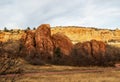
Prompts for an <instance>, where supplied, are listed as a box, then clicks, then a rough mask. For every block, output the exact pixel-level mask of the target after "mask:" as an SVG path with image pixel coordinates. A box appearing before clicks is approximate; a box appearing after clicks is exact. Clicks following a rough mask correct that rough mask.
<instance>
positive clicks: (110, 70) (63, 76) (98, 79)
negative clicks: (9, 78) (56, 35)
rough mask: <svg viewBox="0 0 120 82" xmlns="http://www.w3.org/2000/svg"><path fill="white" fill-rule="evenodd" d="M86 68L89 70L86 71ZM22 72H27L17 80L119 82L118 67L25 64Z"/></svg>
mask: <svg viewBox="0 0 120 82" xmlns="http://www.w3.org/2000/svg"><path fill="white" fill-rule="evenodd" d="M87 70H89V71H88V72H87ZM94 70H96V72H94ZM66 71H67V72H66ZM90 71H91V72H90ZM92 71H93V72H92ZM97 71H98V72H97ZM99 71H101V72H99ZM24 72H27V73H28V74H24V75H23V76H22V77H21V79H20V80H19V81H17V82H119V81H120V78H119V77H120V69H119V68H117V69H116V68H115V67H74V66H56V65H46V66H33V65H29V64H25V65H24ZM29 72H32V73H29Z"/></svg>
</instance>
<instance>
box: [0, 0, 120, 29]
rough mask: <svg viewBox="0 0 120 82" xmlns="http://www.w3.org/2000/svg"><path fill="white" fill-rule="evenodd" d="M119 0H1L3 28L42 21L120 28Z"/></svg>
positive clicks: (29, 24)
mask: <svg viewBox="0 0 120 82" xmlns="http://www.w3.org/2000/svg"><path fill="white" fill-rule="evenodd" d="M119 8H120V1H119V0H1V1H0V29H2V28H4V27H5V26H6V27H8V28H10V29H11V28H15V27H22V28H25V27H27V26H30V27H34V26H38V25H39V24H41V23H50V24H51V25H52V26H56V25H72V26H73V25H79V26H82V25H83V26H94V27H109V28H112V27H120V23H119V19H120V9H119Z"/></svg>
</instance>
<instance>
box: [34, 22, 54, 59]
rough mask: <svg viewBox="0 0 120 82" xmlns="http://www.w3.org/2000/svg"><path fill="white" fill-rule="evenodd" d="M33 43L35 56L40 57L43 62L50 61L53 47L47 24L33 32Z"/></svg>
mask: <svg viewBox="0 0 120 82" xmlns="http://www.w3.org/2000/svg"><path fill="white" fill-rule="evenodd" d="M35 42H36V50H37V54H39V55H41V57H42V59H43V60H49V59H52V57H53V49H54V46H53V42H52V40H51V31H50V25H49V24H42V25H40V26H39V27H38V28H37V30H36V32H35Z"/></svg>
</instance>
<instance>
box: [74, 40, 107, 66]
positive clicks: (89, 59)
mask: <svg viewBox="0 0 120 82" xmlns="http://www.w3.org/2000/svg"><path fill="white" fill-rule="evenodd" d="M74 49H75V51H74V54H75V56H76V57H75V58H76V59H77V60H78V62H77V63H78V64H83V65H89V64H98V63H99V64H101V63H102V62H104V58H105V55H106V45H105V43H103V42H102V41H96V40H91V41H88V42H84V43H77V44H76V45H75V46H74Z"/></svg>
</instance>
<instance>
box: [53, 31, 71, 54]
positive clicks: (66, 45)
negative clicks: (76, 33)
mask: <svg viewBox="0 0 120 82" xmlns="http://www.w3.org/2000/svg"><path fill="white" fill-rule="evenodd" d="M52 40H53V42H54V45H55V48H60V50H61V53H63V54H64V55H70V54H71V51H72V48H73V44H72V42H71V40H70V39H69V38H68V37H67V36H65V35H63V34H61V33H56V34H54V35H52Z"/></svg>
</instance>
